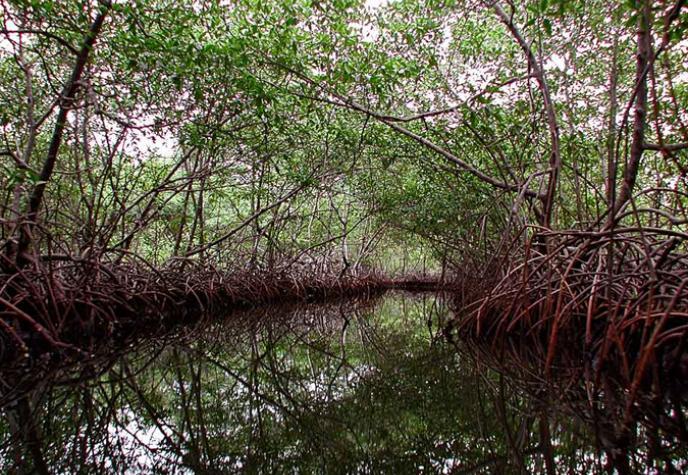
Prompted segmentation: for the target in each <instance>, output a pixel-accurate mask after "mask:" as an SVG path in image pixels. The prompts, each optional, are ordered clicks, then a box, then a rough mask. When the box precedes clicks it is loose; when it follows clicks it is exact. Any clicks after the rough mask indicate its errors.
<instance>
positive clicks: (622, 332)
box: [452, 230, 688, 401]
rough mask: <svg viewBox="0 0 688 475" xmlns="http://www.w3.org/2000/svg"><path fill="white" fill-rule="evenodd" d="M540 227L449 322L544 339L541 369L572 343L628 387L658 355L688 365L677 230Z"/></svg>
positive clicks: (462, 329)
mask: <svg viewBox="0 0 688 475" xmlns="http://www.w3.org/2000/svg"><path fill="white" fill-rule="evenodd" d="M544 237H545V238H546V239H542V238H543V236H542V235H541V236H539V238H538V239H539V240H538V241H536V242H537V244H536V243H533V245H532V246H530V247H529V248H528V250H527V252H526V253H525V256H524V257H523V258H522V259H521V260H520V261H518V262H516V263H514V264H512V265H511V266H510V267H508V268H507V269H505V271H504V273H503V276H502V279H501V281H499V282H498V283H497V285H495V286H494V287H493V288H492V289H491V290H490V291H488V292H487V293H486V294H485V295H482V296H481V297H480V298H478V299H475V300H474V301H473V302H472V303H470V304H469V305H463V304H462V305H461V306H460V308H459V309H458V311H457V314H458V316H457V317H456V319H455V320H454V322H453V323H452V326H453V328H454V329H456V330H458V332H459V333H461V334H463V335H471V336H472V337H476V338H479V339H481V340H482V341H488V342H491V343H493V344H500V345H501V344H503V343H504V341H505V340H506V339H513V338H519V339H526V340H527V341H528V342H529V344H531V345H534V346H537V347H539V348H542V349H543V354H544V355H545V357H544V360H543V366H544V369H545V372H548V371H550V369H551V368H552V366H553V365H554V364H555V363H556V361H557V358H558V355H559V354H560V353H561V352H562V347H566V349H567V351H568V350H570V349H571V348H574V349H575V350H576V351H577V352H578V353H579V354H580V355H581V357H584V358H586V359H587V360H588V361H591V362H593V363H594V368H595V371H597V372H599V371H601V370H602V369H603V368H607V369H608V368H614V370H618V371H619V372H620V373H621V375H622V377H623V378H624V380H625V381H626V383H627V385H628V387H629V389H630V392H631V395H633V394H635V392H636V391H637V390H638V388H639V386H640V385H641V384H644V383H646V382H647V380H648V378H651V377H652V371H650V369H651V368H652V367H654V366H656V365H661V366H663V367H667V366H673V367H675V369H676V370H677V371H679V373H680V372H681V371H684V370H685V369H686V368H685V366H686V365H685V364H683V363H682V361H683V359H684V358H683V353H684V347H685V343H686V336H687V334H688V333H687V332H688V285H686V284H687V283H688V255H687V254H686V253H685V247H684V244H683V241H682V240H680V239H679V238H677V237H672V236H670V235H667V234H666V233H665V232H663V231H661V230H657V231H653V232H650V231H647V230H645V231H642V232H638V231H630V230H628V231H624V230H619V231H613V232H600V233H568V234H567V233H559V234H555V233H549V234H547V235H545V236H544ZM543 241H544V243H543ZM632 400H633V398H632V397H631V398H630V401H632Z"/></svg>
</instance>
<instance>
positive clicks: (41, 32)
mask: <svg viewBox="0 0 688 475" xmlns="http://www.w3.org/2000/svg"><path fill="white" fill-rule="evenodd" d="M0 33H2V34H4V35H21V34H33V35H41V36H45V37H47V38H50V39H51V40H55V41H57V42H58V43H60V44H61V45H62V46H64V47H65V48H67V49H68V50H69V52H70V53H72V54H73V55H75V56H76V55H78V54H79V51H78V50H77V49H76V48H75V47H74V46H72V45H70V44H69V43H68V42H67V41H66V40H65V39H63V38H60V37H59V36H57V35H56V34H54V33H50V32H49V31H45V30H32V29H21V30H7V29H4V28H3V29H0Z"/></svg>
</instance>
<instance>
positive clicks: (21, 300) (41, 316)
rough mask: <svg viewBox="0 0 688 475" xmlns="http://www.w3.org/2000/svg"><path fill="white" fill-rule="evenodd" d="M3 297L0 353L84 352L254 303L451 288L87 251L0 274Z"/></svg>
mask: <svg viewBox="0 0 688 475" xmlns="http://www.w3.org/2000/svg"><path fill="white" fill-rule="evenodd" d="M0 283H1V285H0V303H1V304H2V305H3V319H2V325H1V326H2V328H1V331H0V360H2V361H6V360H12V359H16V358H22V357H24V358H26V357H29V356H30V357H32V358H36V357H38V356H40V355H41V354H44V353H48V352H54V353H56V354H55V355H54V356H57V357H58V358H59V353H62V352H64V353H66V354H71V355H72V356H77V357H78V356H79V355H83V356H85V357H88V354H89V353H90V352H91V350H92V349H93V348H94V347H97V346H99V345H102V344H104V343H107V341H108V340H109V339H114V340H122V339H125V338H126V336H128V335H130V334H132V333H137V332H141V333H142V334H151V335H155V332H156V331H163V330H164V329H165V328H168V327H170V326H173V325H178V324H197V323H200V322H202V321H203V320H207V319H211V320H212V319H214V318H222V315H223V314H225V313H227V312H231V311H234V310H240V309H247V308H252V307H258V306H264V305H270V304H272V305H275V304H290V303H294V302H304V303H305V302H310V303H312V302H323V301H328V300H331V299H336V298H342V297H358V298H361V297H363V298H366V297H374V296H376V295H380V294H382V293H384V292H386V291H389V290H404V291H411V292H418V291H434V292H437V291H450V290H452V289H453V288H454V285H453V283H451V282H444V283H443V282H441V281H440V280H438V279H437V278H436V277H433V276H427V275H420V274H418V275H407V276H403V277H399V278H391V277H387V276H384V275H382V274H379V273H375V272H366V273H359V274H357V275H346V276H341V275H336V274H322V273H313V272H308V271H300V272H296V271H294V270H290V269H286V270H283V271H275V270H269V271H235V272H231V271H230V272H228V271H220V270H217V269H213V268H201V267H193V266H185V267H184V268H179V267H177V268H175V267H171V268H168V269H150V268H145V267H142V266H136V265H125V264H116V265H107V264H103V263H100V262H98V261H93V260H89V259H83V260H64V261H62V260H61V262H60V263H59V264H53V265H52V266H51V265H46V266H35V267H33V268H24V269H21V270H19V271H17V272H16V273H13V274H3V275H0Z"/></svg>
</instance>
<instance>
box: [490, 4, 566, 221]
mask: <svg viewBox="0 0 688 475" xmlns="http://www.w3.org/2000/svg"><path fill="white" fill-rule="evenodd" d="M484 3H485V5H486V6H488V7H491V8H492V9H493V10H494V11H495V13H496V15H497V17H499V19H500V21H501V22H502V23H503V24H504V25H505V26H506V27H507V29H508V30H509V32H510V33H511V36H513V37H514V39H515V40H516V42H517V43H518V45H519V46H520V47H521V49H522V50H523V52H524V53H525V55H526V58H527V60H528V68H529V70H530V71H532V75H533V76H535V80H536V81H537V83H538V86H539V88H540V92H541V93H542V101H543V106H544V108H545V115H546V117H547V126H548V128H549V135H550V142H551V146H552V153H551V155H550V160H549V168H550V176H549V183H548V185H547V195H546V196H545V199H544V209H543V216H544V217H543V223H542V224H543V225H544V226H545V227H550V224H551V221H552V210H553V208H554V198H555V195H556V191H557V184H558V181H559V173H560V171H561V151H560V146H559V124H558V122H557V115H556V111H555V110H554V104H553V102H552V98H551V96H550V92H549V86H548V85H547V81H546V80H545V72H544V70H543V69H542V68H541V67H540V63H539V62H538V61H537V59H536V58H535V54H533V50H532V49H531V47H530V45H529V44H528V43H527V42H526V40H525V38H524V37H523V35H522V34H521V32H520V31H519V30H518V28H517V27H516V25H514V22H513V17H512V16H510V15H507V14H506V12H505V11H504V10H503V9H502V7H501V6H500V5H499V4H498V3H497V2H496V1H490V2H484Z"/></svg>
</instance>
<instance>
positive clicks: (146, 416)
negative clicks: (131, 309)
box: [0, 294, 688, 474]
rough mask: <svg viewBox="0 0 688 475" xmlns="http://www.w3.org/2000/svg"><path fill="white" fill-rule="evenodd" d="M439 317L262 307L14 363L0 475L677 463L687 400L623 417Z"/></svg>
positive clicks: (591, 389) (405, 298)
mask: <svg viewBox="0 0 688 475" xmlns="http://www.w3.org/2000/svg"><path fill="white" fill-rule="evenodd" d="M449 317H450V315H449V311H448V309H447V307H446V306H445V305H444V304H443V301H442V299H441V298H439V297H436V296H432V295H422V296H409V295H404V294H394V295H389V296H387V297H386V298H384V299H381V300H378V301H350V300H349V301H341V302H338V303H333V304H329V305H309V306H299V307H290V308H264V309H261V310H258V311H253V312H246V313H237V314H234V315H230V316H229V317H228V318H227V320H226V321H224V322H222V323H217V324H214V325H210V326H204V327H199V328H195V329H183V330H180V331H178V332H176V333H175V334H174V335H168V336H167V337H165V338H159V339H155V340H150V341H148V342H147V343H145V344H139V345H137V346H136V349H132V348H128V349H122V350H120V351H119V352H118V353H114V352H113V351H104V352H103V354H102V355H98V356H96V357H94V358H93V360H92V361H90V362H88V363H81V364H79V365H75V366H72V367H62V368H59V369H51V370H47V369H42V370H41V369H40V368H33V369H32V370H31V371H24V372H20V371H15V372H13V373H11V374H7V375H6V376H5V378H4V390H3V392H2V395H1V396H0V403H1V404H2V406H3V419H2V422H1V426H0V440H2V445H1V446H0V470H1V471H2V472H3V473H4V472H7V473H17V474H19V473H118V474H119V473H142V472H143V473H206V474H214V473H235V472H249V473H294V472H297V473H379V472H385V473H606V472H611V471H613V470H616V471H618V472H619V473H636V472H649V473H653V472H654V473H671V472H672V471H673V472H674V473H681V472H682V471H684V470H686V469H687V467H688V465H687V464H686V441H687V440H688V439H687V438H686V425H685V420H684V417H685V409H684V406H683V402H684V401H683V400H682V399H681V398H680V396H677V395H676V394H673V395H672V396H668V395H662V396H658V395H656V394H655V395H654V396H652V395H650V396H648V397H647V398H639V399H638V403H637V405H638V407H640V405H642V409H643V410H642V411H640V410H639V409H633V410H631V411H627V410H626V409H627V408H625V406H624V404H623V401H621V400H618V398H623V394H624V392H623V390H622V389H621V388H616V387H614V386H613V385H612V383H610V382H609V380H607V379H603V380H600V381H598V384H596V385H591V383H590V382H588V383H586V382H585V381H586V378H585V377H584V376H585V375H584V372H585V368H584V367H581V368H582V369H581V368H579V367H578V366H576V365H572V366H571V367H559V368H558V374H557V375H555V376H557V377H555V378H554V380H555V381H556V382H557V383H558V384H553V383H552V382H551V381H549V380H545V379H544V378H543V377H542V375H540V374H538V372H537V370H536V369H535V368H536V365H535V364H534V363H533V364H529V363H532V362H533V361H535V360H536V359H537V358H536V357H537V355H527V354H523V349H521V348H514V349H512V350H508V349H505V351H504V352H502V353H500V354H495V353H494V352H489V351H484V350H481V349H480V348H476V347H473V346H470V345H466V344H462V343H450V342H448V341H447V339H446V338H445V337H444V336H443V333H442V329H443V328H445V326H446V325H445V323H446V321H447V320H448V319H449ZM39 371H43V374H42V376H41V378H40V380H38V381H37V380H36V379H35V375H36V374H37V373H38V372H39ZM31 376H34V377H31ZM605 385H606V386H605ZM646 400H647V401H649V407H645V406H647V405H648V403H646V402H644V401H646ZM652 411H654V412H652ZM629 415H631V416H632V418H630V419H629ZM662 418H663V419H662Z"/></svg>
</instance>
